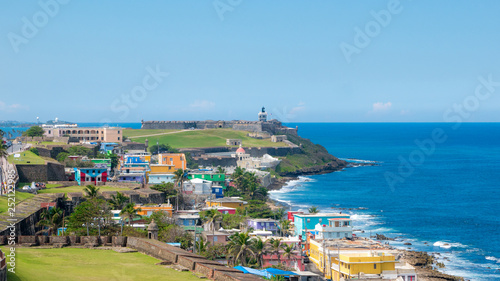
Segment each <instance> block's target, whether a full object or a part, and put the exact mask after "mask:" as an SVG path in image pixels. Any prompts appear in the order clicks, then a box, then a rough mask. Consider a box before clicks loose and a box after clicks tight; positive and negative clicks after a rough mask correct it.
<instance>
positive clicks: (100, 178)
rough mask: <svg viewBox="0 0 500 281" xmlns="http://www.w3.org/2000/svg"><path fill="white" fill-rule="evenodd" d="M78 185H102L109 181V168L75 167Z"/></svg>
mask: <svg viewBox="0 0 500 281" xmlns="http://www.w3.org/2000/svg"><path fill="white" fill-rule="evenodd" d="M74 170H75V181H77V182H78V185H87V184H93V185H100V184H104V183H106V182H107V181H108V170H107V169H103V168H74Z"/></svg>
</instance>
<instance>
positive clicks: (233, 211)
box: [203, 206, 236, 215]
mask: <svg viewBox="0 0 500 281" xmlns="http://www.w3.org/2000/svg"><path fill="white" fill-rule="evenodd" d="M211 209H215V210H217V211H219V212H220V213H221V214H223V215H226V214H230V215H234V214H236V209H235V208H229V207H221V206H212V207H205V208H203V211H208V210H211Z"/></svg>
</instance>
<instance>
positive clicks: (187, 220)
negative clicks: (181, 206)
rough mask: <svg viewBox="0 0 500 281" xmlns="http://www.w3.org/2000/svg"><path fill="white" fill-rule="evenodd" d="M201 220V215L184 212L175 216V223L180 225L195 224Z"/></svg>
mask: <svg viewBox="0 0 500 281" xmlns="http://www.w3.org/2000/svg"><path fill="white" fill-rule="evenodd" d="M199 220H200V215H195V214H182V215H177V216H175V223H176V224H177V225H180V226H195V225H197V224H198V221H199Z"/></svg>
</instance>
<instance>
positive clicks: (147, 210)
mask: <svg viewBox="0 0 500 281" xmlns="http://www.w3.org/2000/svg"><path fill="white" fill-rule="evenodd" d="M139 208H140V209H141V210H140V211H139V212H137V214H138V215H141V216H146V217H149V216H151V215H152V214H153V213H154V212H158V211H162V212H165V213H167V214H168V215H169V216H170V217H172V212H173V210H174V208H173V207H172V204H170V203H167V204H161V205H159V206H140V205H136V206H135V207H134V209H139Z"/></svg>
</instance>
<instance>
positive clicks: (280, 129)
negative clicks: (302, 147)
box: [141, 107, 298, 135]
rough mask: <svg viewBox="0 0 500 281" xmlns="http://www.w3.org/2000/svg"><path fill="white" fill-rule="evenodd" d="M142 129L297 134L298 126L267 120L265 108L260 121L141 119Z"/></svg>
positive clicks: (260, 114) (260, 113) (260, 115)
mask: <svg viewBox="0 0 500 281" xmlns="http://www.w3.org/2000/svg"><path fill="white" fill-rule="evenodd" d="M141 123H142V126H141V128H142V129H161V130H188V129H217V128H221V129H222V128H224V129H233V130H238V131H249V132H253V133H260V132H268V133H270V134H272V135H286V134H293V135H297V130H298V128H297V127H295V128H289V127H285V126H283V125H282V123H281V122H280V121H278V120H276V119H272V120H269V121H268V120H267V113H266V111H265V108H264V107H263V108H262V111H261V112H259V121H244V120H232V121H224V120H219V121H214V120H205V121H144V120H142V121H141Z"/></svg>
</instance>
